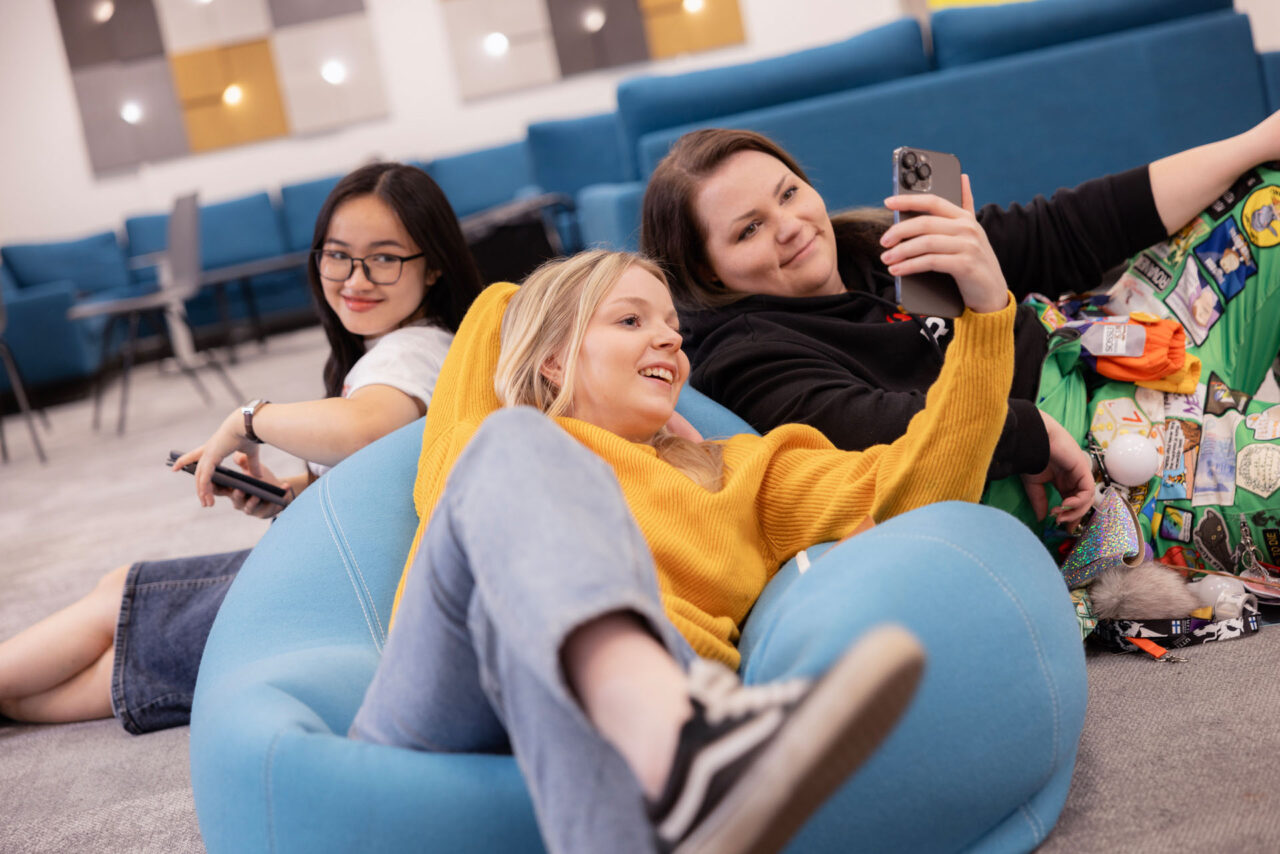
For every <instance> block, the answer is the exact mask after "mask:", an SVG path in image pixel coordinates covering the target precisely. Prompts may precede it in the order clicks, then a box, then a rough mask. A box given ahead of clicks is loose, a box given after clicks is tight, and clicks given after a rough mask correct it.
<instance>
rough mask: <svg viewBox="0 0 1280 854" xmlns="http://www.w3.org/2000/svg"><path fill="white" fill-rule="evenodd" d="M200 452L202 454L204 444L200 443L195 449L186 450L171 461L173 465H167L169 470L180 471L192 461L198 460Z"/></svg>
mask: <svg viewBox="0 0 1280 854" xmlns="http://www.w3.org/2000/svg"><path fill="white" fill-rule="evenodd" d="M202 454H204V445H201V446H200V447H198V448H196V449H195V450H191V451H187V452H186V453H185V454H183V455H182V456H180V457H178V458H177V459H176V460H174V461H173V465H171V466H169V471H181V470H182V469H184V468H186V467H187V466H189V465H191V464H192V463H194V462H196V461H198V460H199V459H200V457H201V455H202Z"/></svg>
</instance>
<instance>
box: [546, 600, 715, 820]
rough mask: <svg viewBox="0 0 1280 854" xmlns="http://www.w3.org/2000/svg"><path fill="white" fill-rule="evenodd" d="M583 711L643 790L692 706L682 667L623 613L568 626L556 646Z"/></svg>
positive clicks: (653, 792) (666, 767) (661, 769)
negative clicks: (565, 637) (571, 629)
mask: <svg viewBox="0 0 1280 854" xmlns="http://www.w3.org/2000/svg"><path fill="white" fill-rule="evenodd" d="M561 660H562V661H563V663H564V669H565V675H566V677H567V678H568V680H569V685H570V687H572V688H573V690H574V692H575V694H576V695H577V697H578V701H579V702H580V703H581V705H582V709H583V711H584V712H585V713H586V715H587V718H588V719H589V720H590V721H591V723H592V724H593V725H594V726H595V727H596V729H597V730H599V732H600V734H601V735H602V736H604V738H605V739H606V740H607V741H608V742H609V743H610V744H612V745H613V746H614V748H616V749H617V751H618V752H619V753H620V754H622V758H623V759H624V760H626V762H627V764H628V765H629V766H631V770H632V772H633V773H634V774H635V775H636V779H637V780H639V782H640V787H641V788H642V789H643V790H644V793H645V794H646V795H648V796H649V797H650V798H656V797H657V796H658V794H659V793H660V792H661V791H662V786H663V784H664V783H665V782H666V779H667V775H668V774H669V773H670V771H671V760H672V758H673V757H674V756H675V752H676V740H677V738H678V737H679V735H680V727H681V726H682V725H683V724H684V722H685V721H686V720H688V718H689V715H690V714H691V713H692V706H691V705H690V703H689V691H688V681H687V679H686V678H685V674H684V671H683V670H682V669H681V668H680V665H679V664H677V663H676V660H675V659H674V658H672V657H671V653H669V652H668V651H667V650H666V648H665V647H663V645H662V644H660V643H659V642H658V641H657V640H656V639H655V638H654V637H653V635H652V634H650V633H649V632H648V631H647V630H646V629H645V627H644V623H643V622H642V621H641V620H640V618H639V617H637V616H635V615H634V614H629V613H615V614H607V615H605V616H603V617H600V618H599V619H596V620H593V621H591V622H590V623H587V624H586V625H584V626H581V627H579V628H578V629H576V630H575V631H574V632H573V634H571V635H570V636H569V638H568V640H566V641H565V644H564V647H563V649H562V650H561Z"/></svg>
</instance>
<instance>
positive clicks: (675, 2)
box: [640, 0, 745, 59]
mask: <svg viewBox="0 0 1280 854" xmlns="http://www.w3.org/2000/svg"><path fill="white" fill-rule="evenodd" d="M640 11H641V13H643V15H644V29H645V35H646V37H647V38H648V39H649V55H650V56H652V57H653V58H654V59H665V58H667V57H670V56H678V55H679V54H682V53H693V52H695V51H700V50H711V49H712V48H717V47H725V46H726V45H731V44H742V42H743V41H744V39H745V36H744V33H743V29H742V14H741V12H739V10H738V0H704V2H703V5H702V8H701V9H700V10H698V11H697V12H689V11H686V10H685V8H684V4H683V3H682V2H681V0H640Z"/></svg>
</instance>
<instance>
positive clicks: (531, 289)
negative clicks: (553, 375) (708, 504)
mask: <svg viewBox="0 0 1280 854" xmlns="http://www.w3.org/2000/svg"><path fill="white" fill-rule="evenodd" d="M633 266H634V267H640V268H642V269H643V270H645V271H646V272H648V273H651V274H652V275H653V276H654V277H655V278H656V279H658V280H659V281H661V282H662V283H663V284H664V285H666V283H667V279H666V276H664V275H663V273H662V270H661V269H660V268H659V267H658V266H657V265H656V264H654V263H653V262H652V261H650V260H649V259H647V258H644V257H643V256H640V255H635V254H633V253H630V252H611V251H608V250H603V249H595V250H591V251H588V252H580V253H578V254H577V255H574V256H572V257H570V258H564V259H559V260H555V261H548V262H547V263H545V264H543V265H542V266H541V267H539V268H538V269H537V270H534V271H533V272H532V273H530V274H529V277H528V278H527V279H525V281H524V284H523V285H521V286H520V289H519V290H518V291H517V292H516V294H515V296H513V297H512V298H511V302H510V304H509V305H508V306H507V311H506V314H505V315H504V316H503V318H502V329H501V342H502V343H501V352H500V354H499V356H498V367H497V370H496V371H495V372H494V377H493V386H494V391H495V392H497V395H498V400H500V401H501V402H502V405H503V406H533V407H535V408H537V409H538V410H540V411H542V412H545V413H546V414H547V415H550V416H559V415H567V414H569V413H570V412H571V411H572V408H573V385H574V377H575V375H576V373H577V362H578V354H579V353H580V352H581V350H582V340H583V338H585V337H586V334H587V324H588V323H589V322H590V321H591V318H592V316H593V315H594V314H595V313H596V309H598V308H599V307H600V303H602V302H603V301H604V298H605V296H606V295H608V293H609V291H610V290H611V289H612V288H613V286H614V285H615V284H617V282H618V280H619V279H620V278H622V275H623V274H624V273H625V272H626V271H627V270H628V269H630V268H631V267H633ZM552 359H558V361H559V363H560V365H561V382H560V383H559V384H558V385H557V384H556V383H554V382H552V381H551V380H549V379H547V377H546V376H544V375H543V373H542V368H543V366H544V365H546V364H547V363H548V362H549V361H551V360H552ZM649 444H651V445H652V446H653V447H654V449H655V450H656V451H657V452H658V458H659V459H661V460H663V461H665V462H667V463H668V464H670V465H672V466H674V467H675V468H676V469H678V470H679V471H681V472H683V473H684V474H685V475H687V476H688V477H689V478H690V479H691V480H693V481H694V482H695V483H697V484H699V485H701V486H703V487H705V488H707V489H709V490H711V491H713V492H714V491H716V490H718V489H719V488H720V486H721V485H722V483H723V480H724V460H723V454H722V450H721V448H720V446H719V445H718V444H715V443H713V442H694V441H691V440H689V439H686V438H684V437H682V436H677V435H675V434H674V433H672V432H670V431H669V430H668V429H667V428H666V427H663V428H662V429H660V430H659V431H658V432H657V434H656V435H655V436H654V437H653V438H652V439H650V441H649Z"/></svg>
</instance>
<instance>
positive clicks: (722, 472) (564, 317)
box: [351, 252, 1014, 852]
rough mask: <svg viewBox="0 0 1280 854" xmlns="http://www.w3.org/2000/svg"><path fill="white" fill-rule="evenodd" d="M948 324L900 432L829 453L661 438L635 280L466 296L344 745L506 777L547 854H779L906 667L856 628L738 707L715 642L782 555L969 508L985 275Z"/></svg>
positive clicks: (663, 304)
mask: <svg viewBox="0 0 1280 854" xmlns="http://www.w3.org/2000/svg"><path fill="white" fill-rule="evenodd" d="M975 281H977V280H975ZM965 299H966V302H967V304H968V306H969V310H968V311H966V312H965V314H964V316H963V317H962V318H960V319H959V320H958V321H957V336H956V341H955V343H954V344H953V345H952V348H951V352H950V354H949V356H948V359H947V364H946V366H945V367H944V369H943V371H942V373H941V375H940V377H939V380H938V383H937V384H936V386H935V387H934V389H933V390H932V392H931V393H930V400H929V406H928V407H927V408H926V410H925V411H924V412H923V413H921V415H920V416H919V417H917V418H916V419H915V420H914V421H913V422H912V425H911V428H910V429H909V430H908V431H907V433H906V435H905V436H903V437H902V438H901V439H899V440H898V441H897V442H895V443H894V444H892V445H887V446H878V447H875V448H871V449H869V450H867V451H865V452H861V453H849V452H842V451H838V450H836V449H835V448H834V447H833V446H832V445H831V444H830V442H828V441H827V440H826V439H824V438H823V437H822V436H821V434H819V433H818V432H817V431H816V430H814V429H813V428H811V427H807V426H800V425H792V426H787V427H782V428H779V429H777V430H774V431H772V432H770V433H769V434H767V435H765V436H754V435H743V436H736V437H733V438H731V439H729V440H727V441H724V442H700V441H695V440H693V439H689V438H683V437H681V436H678V435H676V434H675V433H674V432H673V431H672V430H671V429H670V428H669V427H668V425H669V424H670V423H671V421H672V418H673V415H674V412H675V403H676V399H677V396H678V395H679V392H680V388H681V386H682V385H683V383H684V381H685V379H686V377H687V376H688V371H689V365H688V360H687V359H686V358H685V357H684V354H683V353H682V352H681V349H680V333H679V331H678V327H677V319H676V313H675V308H674V305H673V303H672V300H671V296H670V292H669V291H668V288H667V285H666V282H665V280H664V279H663V277H662V274H661V272H660V271H659V270H658V268H657V267H656V266H654V265H653V264H651V263H650V262H648V261H645V260H643V259H641V258H638V257H636V256H632V255H627V254H619V253H607V252H590V253H584V254H582V255H579V256H576V257H574V258H571V259H568V260H566V261H560V262H552V263H550V264H548V265H546V266H544V267H543V268H541V269H540V270H539V271H537V272H535V273H534V274H533V275H532V276H531V277H530V278H529V279H528V280H527V281H526V283H525V284H524V285H523V287H521V288H519V289H518V290H517V289H516V288H515V287H514V286H511V285H494V286H492V287H490V288H488V289H487V290H486V291H485V292H484V293H483V294H482V295H481V296H480V298H479V299H478V300H477V301H476V304H475V305H474V306H473V308H472V310H471V312H470V313H469V314H468V316H467V318H466V319H465V320H464V322H463V324H462V326H461V328H460V329H459V333H458V337H457V339H456V340H455V342H454V345H453V348H452V349H451V350H450V354H449V357H448V359H447V360H446V363H445V365H444V367H443V369H442V372H441V377H440V380H439V384H438V386H437V394H436V403H435V404H433V406H432V409H431V412H430V413H429V414H428V416H427V426H426V432H425V434H424V438H423V448H422V455H421V459H420V462H419V474H418V480H417V483H416V486H415V501H416V502H417V507H418V510H419V513H420V514H421V516H422V519H423V521H422V524H421V525H420V527H419V532H418V539H417V542H416V543H415V549H414V554H413V555H412V556H411V558H410V561H409V564H408V566H407V567H406V575H405V577H404V578H403V579H402V581H401V588H400V591H399V592H398V595H397V607H398V610H397V612H396V616H395V621H394V627H393V630H392V632H391V634H390V637H389V639H388V643H387V646H386V649H385V651H384V655H383V658H382V661H381V664H380V666H379V669H378V671H377V674H376V675H375V677H374V680H373V682H372V684H371V685H370V688H369V690H368V693H367V694H366V696H365V699H364V703H363V705H362V707H361V709H360V711H359V712H358V714H357V716H356V719H355V721H354V723H353V725H352V730H351V734H352V736H353V737H355V738H359V739H363V740H367V741H373V742H378V743H383V744H390V745H397V746H401V747H409V748H414V749H422V750H431V751H442V752H499V751H507V750H513V751H514V753H515V757H516V760H517V762H518V764H519V766H520V768H521V770H522V772H523V773H524V776H525V779H526V782H527V783H528V786H529V789H530V792H531V794H532V798H533V803H534V808H535V811H536V813H537V817H538V822H539V826H540V828H541V832H542V834H543V837H544V839H545V841H546V843H547V845H548V848H549V849H550V850H552V851H598V850H602V848H605V847H607V848H608V850H610V851H650V850H653V848H654V846H655V845H656V846H657V847H658V848H659V849H661V850H678V851H694V850H697V851H725V852H728V851H773V850H776V849H778V848H780V847H781V846H782V845H783V844H784V843H785V841H786V840H787V839H788V838H789V837H790V835H791V834H792V833H793V832H794V831H795V830H796V829H797V828H798V827H799V826H800V825H801V824H802V823H803V821H804V819H805V818H806V817H807V816H808V815H809V814H810V812H812V810H814V809H815V808H816V807H817V806H818V805H819V804H820V803H821V802H822V801H823V800H824V799H825V798H826V797H827V796H828V795H829V794H830V793H831V791H832V790H833V789H834V788H836V787H837V786H838V785H839V783H840V782H841V781H842V780H843V778H844V777H845V776H847V775H848V774H849V773H850V772H851V771H852V770H853V768H854V767H856V766H857V764H858V763H859V762H860V761H861V760H862V759H863V758H864V757H865V756H866V755H867V754H868V753H869V752H870V750H871V749H872V748H873V747H874V745H875V744H876V743H877V742H878V741H879V739H880V738H881V737H882V736H883V735H884V734H885V733H886V732H887V730H888V729H889V728H890V727H891V726H892V723H893V721H894V720H895V719H896V718H897V716H898V715H899V714H900V712H901V711H902V709H903V708H904V706H905V705H906V702H907V699H908V697H909V695H910V694H911V692H912V691H913V690H914V685H915V682H916V679H917V678H918V675H919V673H920V670H921V666H922V652H921V650H920V647H919V645H918V644H917V643H916V642H915V641H914V639H913V638H912V636H911V635H909V634H908V633H906V632H905V631H903V630H901V629H898V628H893V627H882V628H880V629H876V630H874V631H872V632H870V633H869V634H867V635H865V636H864V637H863V638H862V639H861V640H860V641H859V642H858V643H856V644H855V645H854V646H852V647H851V648H850V649H849V650H848V651H846V652H845V653H844V654H843V656H842V657H840V658H839V659H838V660H837V661H836V662H835V663H834V664H833V665H832V666H831V668H830V669H829V670H828V671H827V672H826V674H825V675H823V676H822V677H821V678H819V679H818V680H817V681H815V682H810V681H808V680H800V681H794V682H787V683H785V684H777V683H775V684H766V685H762V686H753V687H743V686H742V685H741V684H740V683H739V682H738V680H737V677H736V675H735V674H734V672H733V671H732V670H731V669H730V668H736V666H737V665H738V661H739V656H738V652H737V649H736V648H735V646H734V642H735V641H736V639H737V637H738V630H739V626H740V624H741V623H742V621H743V620H744V619H745V617H746V615H747V612H748V610H749V609H750V608H751V606H752V604H753V603H754V602H755V600H756V598H758V597H759V595H760V592H761V590H762V589H763V587H764V585H765V583H766V582H767V581H768V579H769V577H770V576H771V575H772V574H773V573H774V572H775V571H776V570H777V568H778V566H779V565H780V564H781V563H782V562H783V561H784V560H786V559H787V558H789V557H790V556H791V555H793V554H794V553H796V552H797V551H799V550H800V549H802V548H805V547H807V546H810V545H813V544H815V543H819V542H823V541H827V540H834V539H840V538H843V537H846V536H848V535H850V534H852V533H854V532H856V530H857V529H859V527H860V526H863V525H866V524H869V523H870V522H872V521H878V520H884V519H887V518H889V517H891V516H895V515H897V514H900V513H904V512H906V511H909V510H912V509H913V508H917V507H920V506H922V505H925V504H928V503H930V502H934V501H942V500H946V499H961V500H966V501H974V500H976V499H977V498H978V496H979V495H980V493H981V490H982V483H983V478H984V474H985V472H986V468H987V463H988V461H989V458H990V455H991V452H992V449H993V448H994V446H995V442H996V439H997V437H998V436H999V433H1000V428H1001V425H1002V423H1003V409H1002V406H1001V404H1002V402H1003V400H1004V399H1005V397H1006V396H1007V394H1008V389H1009V382H1010V374H1011V369H1012V368H1011V362H1012V323H1013V314H1014V310H1013V307H1012V304H1011V302H1010V300H1009V296H1008V293H1007V291H1006V289H1005V288H1004V285H1003V280H1002V279H1001V278H1000V276H999V275H998V271H996V273H995V275H992V276H989V277H987V278H985V279H983V280H981V281H977V283H976V284H975V286H974V287H971V288H969V289H967V290H966V292H965ZM498 410H501V411H498ZM942 425H946V426H945V429H944V428H943V427H942ZM841 548H856V540H855V541H853V542H851V543H849V544H847V545H845V546H841ZM606 840H607V842H606Z"/></svg>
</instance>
